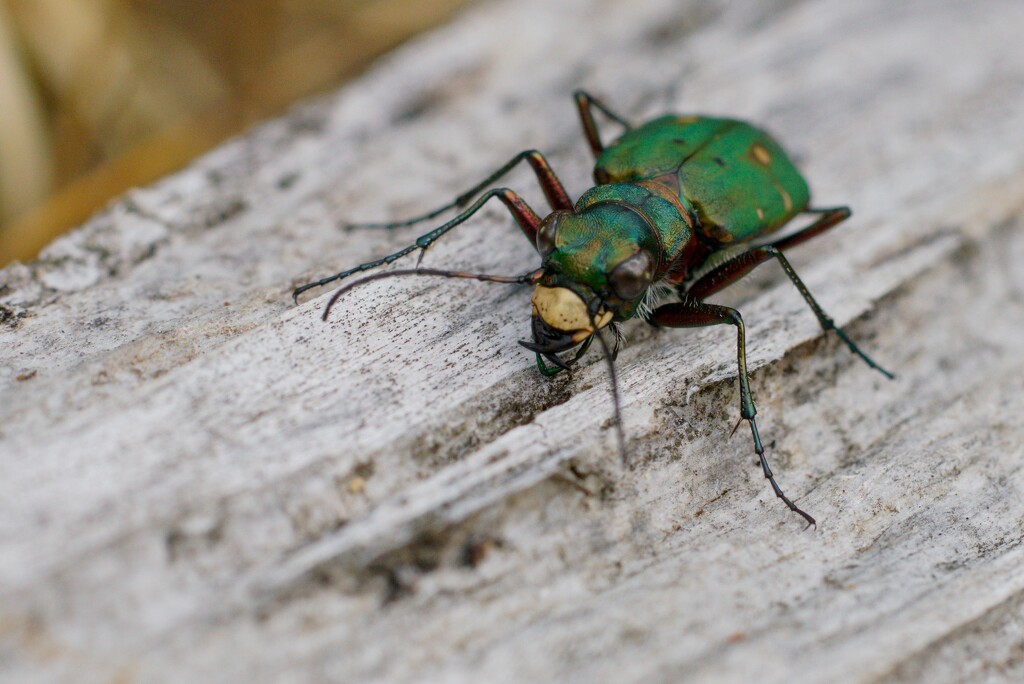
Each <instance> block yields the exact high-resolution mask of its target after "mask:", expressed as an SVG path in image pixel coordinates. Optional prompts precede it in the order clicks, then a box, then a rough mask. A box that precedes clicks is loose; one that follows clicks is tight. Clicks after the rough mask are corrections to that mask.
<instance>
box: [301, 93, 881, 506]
mask: <svg viewBox="0 0 1024 684" xmlns="http://www.w3.org/2000/svg"><path fill="white" fill-rule="evenodd" d="M575 100H576V104H577V107H578V110H579V114H580V119H581V122H582V125H583V131H584V134H585V136H586V139H587V142H588V143H589V145H590V148H591V150H592V151H593V153H594V155H595V157H596V162H595V166H594V180H595V182H596V183H597V185H596V186H595V187H593V188H591V189H590V190H587V191H586V192H585V193H583V195H581V196H580V198H579V199H578V200H577V201H576V202H575V203H573V202H572V201H571V200H570V199H569V196H568V194H567V193H566V191H565V189H564V187H563V186H562V184H561V182H560V181H559V180H558V177H557V176H556V175H555V173H554V171H553V170H552V169H551V166H550V165H549V164H548V162H547V160H546V159H545V158H544V156H543V155H542V154H541V153H540V152H538V151H536V150H527V151H524V152H521V153H520V154H518V155H516V156H515V157H513V158H512V159H511V160H510V161H509V162H508V163H507V164H505V165H504V166H502V167H501V168H500V169H498V170H497V171H495V172H494V173H493V174H491V175H490V176H488V177H487V178H486V179H484V180H483V181H482V182H480V183H478V184H477V185H476V186H474V187H473V188H472V189H470V190H469V191H467V192H465V193H463V194H462V195H460V196H459V197H457V198H456V199H455V200H454V201H452V202H450V203H448V204H446V205H444V206H442V207H439V208H438V209H436V210H434V211H431V212H428V213H426V214H423V215H421V216H417V217H415V218H412V219H408V220H405V221H400V222H394V223H384V224H362V225H361V226H360V227H364V228H388V229H392V228H400V227H404V226H410V225H414V224H416V223H420V222H422V221H426V220H429V219H431V218H434V217H436V216H439V215H441V214H442V213H443V212H445V211H448V210H450V209H454V208H462V207H466V208H465V209H464V210H463V211H462V212H461V213H460V214H458V215H457V216H456V217H454V218H453V219H451V220H449V221H448V222H446V223H444V224H443V225H441V226H439V227H437V228H435V229H433V230H431V231H430V232H428V233H425V234H424V235H422V236H420V237H419V238H418V239H417V240H416V241H415V242H414V243H412V244H411V245H409V246H407V247H405V248H403V249H400V250H398V251H397V252H394V253H392V254H389V255H387V256H385V257H383V258H381V259H376V260H374V261H370V262H366V263H364V264H360V265H358V266H355V267H353V268H350V269H347V270H344V271H341V272H340V273H337V274H335V275H332V276H328V277H326V278H322V279H320V280H318V281H315V282H311V283H307V284H306V285H303V286H301V287H298V288H296V289H295V291H294V297H295V298H296V300H297V299H298V296H299V295H300V294H301V293H303V292H305V291H307V290H309V289H311V288H315V287H319V286H322V285H326V284H328V283H331V282H334V281H337V280H341V279H344V278H347V277H348V276H350V275H353V274H356V273H361V272H363V271H367V270H370V269H373V268H376V267H378V266H382V265H385V264H390V263H392V262H394V261H396V260H397V259H400V258H402V257H404V256H406V255H408V254H410V253H412V252H415V251H419V252H420V257H421V258H422V255H423V253H424V252H425V251H426V250H427V249H428V248H429V247H430V245H432V244H433V243H434V242H435V241H437V240H438V239H439V238H440V237H441V236H443V235H444V234H446V233H447V232H448V231H450V230H452V229H453V228H455V227H457V226H459V225H461V224H462V223H464V222H465V221H466V220H467V219H469V218H470V217H471V216H473V215H474V214H475V213H476V212H477V211H479V210H480V208H481V207H483V206H484V204H486V203H487V202H488V201H489V200H490V199H491V198H493V197H497V198H498V199H499V200H500V201H501V202H502V203H503V204H504V205H505V206H506V208H507V209H508V210H509V212H510V213H511V214H512V217H513V218H514V219H515V221H516V223H517V224H518V225H519V227H520V229H521V230H522V231H523V233H524V234H525V235H526V236H527V238H528V239H530V241H531V242H532V243H533V244H534V245H535V246H536V249H537V251H538V252H539V253H540V255H541V256H542V258H543V260H542V264H541V267H540V268H538V269H536V270H535V271H531V272H530V273H526V274H523V275H519V276H497V275H490V274H482V273H468V272H461V271H449V270H441V269H432V268H419V267H418V265H417V268H416V269H400V270H395V271H388V272H382V273H377V274H374V275H371V276H367V277H365V278H363V279H360V280H358V281H355V282H353V283H350V284H349V285H347V286H344V287H342V288H340V289H339V290H337V291H336V292H335V294H334V295H333V296H332V297H331V299H330V301H329V302H328V304H327V306H326V307H325V309H324V313H323V318H324V320H326V319H327V316H328V314H329V312H330V309H331V307H332V306H333V305H334V304H335V303H336V302H337V301H338V299H339V298H340V297H341V296H342V295H343V294H344V293H345V292H347V291H348V290H349V289H351V288H352V287H354V286H356V285H358V284H360V283H364V282H368V281H370V280H377V279H381V278H386V277H393V276H400V275H427V276H440V277H448V278H471V279H475V280H480V281H487V282H499V283H511V284H533V285H535V290H534V296H533V318H532V321H533V323H532V332H533V341H532V342H528V341H521V342H520V344H521V345H523V346H524V347H526V348H528V349H530V350H532V351H534V352H535V353H536V357H537V367H538V368H539V370H540V371H541V373H543V374H544V375H545V376H548V377H550V376H553V375H556V374H558V373H559V372H561V371H570V370H571V368H572V366H573V365H574V364H575V363H576V362H577V361H578V360H579V358H580V357H581V356H582V355H583V354H584V353H585V352H586V351H587V349H588V348H589V347H590V344H591V342H593V341H594V340H595V339H596V340H597V341H598V342H599V344H600V346H601V347H602V349H603V351H604V353H605V357H606V359H607V360H608V364H609V368H610V371H611V379H612V389H613V396H614V397H615V411H616V413H615V416H616V427H617V428H618V429H619V439H620V448H621V449H622V452H623V455H625V444H624V437H623V435H622V431H621V420H620V415H619V402H618V390H617V381H616V375H615V370H614V365H613V363H612V362H613V360H614V358H615V353H614V352H609V350H608V347H607V343H606V342H605V341H604V339H603V338H602V337H601V335H600V333H599V331H600V329H601V328H603V327H605V326H610V327H612V328H613V329H614V328H615V325H616V323H618V322H621V321H624V320H627V319H629V318H633V317H637V316H640V317H642V318H645V319H646V320H647V322H648V323H650V324H651V325H654V326H664V327H677V328H684V327H705V326H711V325H732V326H734V327H735V328H736V332H737V350H738V354H737V365H738V376H739V383H740V417H741V421H742V420H746V421H747V422H748V423H749V425H750V429H751V435H752V439H753V443H754V451H755V453H756V454H757V456H758V460H759V463H760V465H761V468H762V472H763V473H764V476H765V478H766V479H767V480H768V481H769V483H770V484H771V486H772V489H773V491H774V492H775V495H776V496H777V497H778V498H779V499H781V500H782V501H783V502H784V503H785V504H786V506H788V507H789V509H790V510H791V511H793V512H795V513H798V514H799V515H801V516H802V517H803V518H804V519H805V520H806V521H807V523H808V524H809V525H813V524H816V523H815V520H814V518H813V517H811V516H810V515H808V514H807V513H806V512H804V511H803V510H801V509H800V508H799V507H797V506H796V504H794V503H793V502H792V501H791V500H790V499H789V498H788V497H787V496H786V495H785V494H784V493H783V491H782V489H781V488H780V487H779V485H778V483H777V482H776V481H775V477H774V475H773V473H772V471H771V468H770V467H769V466H768V461H767V459H766V457H765V453H764V447H763V444H762V442H761V438H760V435H759V433H758V429H757V422H756V420H755V415H756V413H757V409H756V407H755V406H754V401H753V397H752V395H751V392H750V382H749V377H748V373H747V363H746V340H745V328H744V324H743V319H742V317H741V316H740V313H739V312H738V311H737V310H735V309H733V308H730V307H726V306H720V305H717V304H711V303H708V302H706V301H705V300H706V299H707V298H708V297H709V296H711V295H713V294H714V293H716V292H718V291H720V290H721V289H723V288H725V287H727V286H728V285H730V284H732V283H734V282H736V281H737V280H739V279H740V278H742V277H743V276H745V275H746V274H747V273H749V272H750V271H751V270H753V269H754V268H755V267H757V266H758V265H760V264H762V263H765V262H766V261H770V260H772V259H774V260H776V261H777V262H778V263H779V264H780V266H781V267H782V269H783V271H784V272H785V274H786V276H787V277H788V278H789V279H790V281H791V282H792V283H793V284H794V285H795V286H796V288H797V290H798V291H799V293H800V295H801V296H802V297H803V299H804V300H805V301H806V302H807V304H808V306H809V307H810V308H811V310H812V312H813V313H814V315H815V316H816V317H817V319H818V322H819V323H820V324H821V326H822V328H823V329H824V330H825V331H826V332H827V331H834V332H835V333H836V334H837V335H838V336H839V337H840V339H841V340H842V341H843V343H844V344H845V345H846V346H847V347H848V348H849V349H850V351H852V352H853V353H854V354H856V355H857V356H858V357H859V358H861V359H862V360H863V361H864V362H865V363H867V364H868V365H869V366H870V367H871V368H874V369H876V370H878V371H879V372H881V373H882V374H884V375H885V376H886V377H888V378H890V379H891V378H893V377H894V376H893V375H892V374H891V373H889V372H888V371H886V370H885V369H884V368H882V367H881V366H879V365H877V364H876V363H875V362H874V361H873V360H872V359H871V358H870V357H868V356H867V355H866V354H865V353H864V352H862V351H861V350H860V348H859V347H858V346H857V345H856V344H855V343H854V342H853V341H852V340H851V339H850V338H849V337H848V336H847V335H846V333H844V332H843V331H842V330H841V329H840V328H838V327H837V326H836V325H835V323H834V322H833V320H832V319H831V317H829V316H828V315H827V314H826V313H825V311H824V310H823V309H822V308H821V306H820V305H819V304H818V302H817V301H816V300H815V299H814V297H813V296H812V295H811V293H810V292H809V291H808V289H807V287H806V286H805V285H804V283H803V281H802V280H801V279H800V277H799V276H798V275H797V274H796V272H795V271H794V270H793V268H792V266H791V265H790V263H789V261H788V260H787V259H786V257H785V256H784V254H783V252H784V251H785V250H787V249H788V248H790V247H794V246H796V245H798V244H800V243H802V242H806V241H807V240H809V239H811V238H813V237H816V236H818V235H820V234H822V233H824V232H825V231H827V230H829V229H830V228H832V227H834V226H836V225H838V224H839V223H841V222H842V221H843V220H845V219H846V218H848V217H849V216H850V211H849V209H848V208H846V207H833V208H812V207H811V206H810V204H809V203H810V191H809V189H808V186H807V182H806V181H805V180H804V178H803V176H802V175H801V174H800V172H799V171H798V170H797V169H796V167H795V165H794V164H793V162H792V161H791V160H790V158H789V156H788V155H787V154H786V152H785V150H783V149H782V147H781V146H780V145H779V144H778V143H777V142H776V141H775V140H774V139H773V138H772V137H771V136H770V135H768V134H767V133H765V132H764V131H762V130H760V129H758V128H756V127H754V126H751V125H750V124H748V123H745V122H742V121H737V120H734V119H726V118H718V117H708V116H674V115H669V116H662V117H659V118H656V119H653V120H651V121H648V122H646V123H644V124H643V125H641V126H638V127H636V128H634V127H632V126H631V125H630V124H629V123H628V122H627V121H626V120H625V119H623V118H622V117H620V116H619V115H617V114H615V113H614V112H612V111H611V110H610V109H609V108H608V107H607V106H605V105H604V104H603V103H601V102H600V101H599V100H597V99H595V98H594V97H592V96H590V95H589V94H588V93H585V92H583V91H577V92H576V93H575ZM594 110H598V111H600V112H601V113H602V114H604V115H605V116H606V117H608V118H609V119H611V120H613V121H615V122H616V123H618V124H620V125H621V126H623V127H624V128H625V131H624V133H623V134H622V135H621V136H620V137H619V138H617V139H616V140H614V141H613V142H611V143H610V144H608V145H607V146H605V145H604V144H603V143H602V141H601V136H600V133H599V131H598V127H597V123H596V121H595V119H594ZM523 161H526V162H527V163H528V164H529V165H530V166H531V168H532V169H533V171H534V173H535V175H536V177H537V181H538V183H539V185H540V187H541V189H542V190H543V191H544V195H545V197H546V199H547V201H548V203H549V204H550V205H551V208H552V211H551V212H550V213H549V214H548V215H547V216H546V217H544V218H543V219H542V218H541V217H540V216H538V215H537V213H536V212H534V210H533V209H532V208H531V207H530V206H529V205H528V204H527V203H526V202H525V201H524V200H523V199H522V198H521V197H520V196H519V195H517V194H516V193H515V192H513V191H512V190H510V189H508V188H492V189H488V188H489V187H490V186H491V185H492V184H493V183H495V182H496V181H497V180H498V179H499V178H501V177H502V176H504V175H505V174H507V173H508V172H509V171H511V170H512V169H513V168H514V167H516V166H518V165H519V164H520V163H521V162H523ZM481 193H482V194H481ZM474 198H475V201H473V200H474ZM471 201H472V204H470V202H471ZM804 213H806V214H810V215H813V216H816V219H815V220H814V221H813V222H811V223H810V224H809V225H807V226H806V227H804V228H801V229H800V230H797V231H796V232H793V233H791V234H789V235H788V236H785V237H782V238H780V239H776V240H773V241H768V242H764V239H765V238H766V237H767V236H769V235H771V234H772V233H774V232H775V231H777V230H779V229H780V228H781V227H783V226H784V225H786V224H787V223H789V221H791V220H792V219H793V218H794V217H796V216H797V215H799V214H804ZM755 241H759V242H758V243H757V244H753V245H752V244H750V243H752V242H755ZM666 289H668V290H670V291H672V292H674V294H675V296H676V301H670V302H662V301H660V299H659V297H657V296H655V295H656V294H658V293H660V292H663V291H664V290H666ZM615 333H616V343H617V341H618V331H617V330H615ZM574 348H575V349H576V351H575V353H574V354H572V355H571V358H563V357H561V356H559V354H562V353H563V352H569V351H571V350H573V349H574ZM545 361H547V362H548V363H545ZM548 364H551V365H548Z"/></svg>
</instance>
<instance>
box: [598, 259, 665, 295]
mask: <svg viewBox="0 0 1024 684" xmlns="http://www.w3.org/2000/svg"><path fill="white" fill-rule="evenodd" d="M653 278H654V260H653V259H652V258H651V255H650V254H648V253H647V252H644V251H642V250H641V251H639V252H637V253H636V254H634V255H633V256H631V257H629V258H628V259H626V260H625V261H623V262H622V263H621V264H619V265H618V266H616V267H615V270H614V271H612V274H611V275H610V276H609V277H608V282H609V283H610V284H611V286H612V289H613V290H614V291H615V294H617V295H618V296H619V297H621V298H622V299H624V300H626V301H630V300H633V299H636V298H637V297H639V296H640V295H641V294H643V291H644V290H646V289H647V288H648V286H650V284H651V280H652V279H653Z"/></svg>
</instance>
